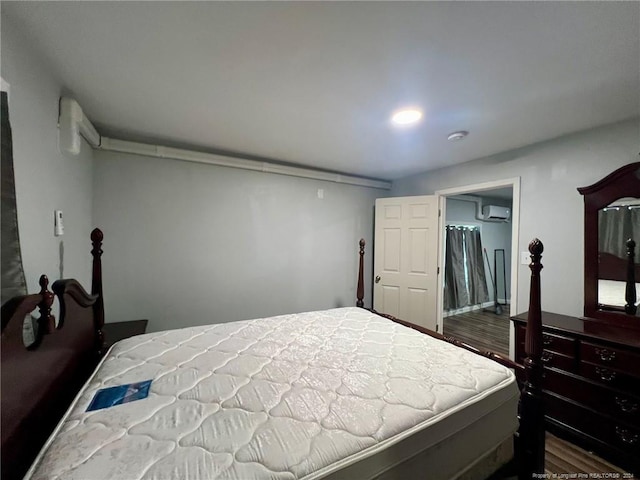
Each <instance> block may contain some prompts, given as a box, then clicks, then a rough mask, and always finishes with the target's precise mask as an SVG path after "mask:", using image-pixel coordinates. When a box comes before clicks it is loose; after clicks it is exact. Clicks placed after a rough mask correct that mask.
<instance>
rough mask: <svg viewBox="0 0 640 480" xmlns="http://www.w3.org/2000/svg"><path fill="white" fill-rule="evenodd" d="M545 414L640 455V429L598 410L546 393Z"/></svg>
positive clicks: (603, 441) (627, 451) (635, 454)
mask: <svg viewBox="0 0 640 480" xmlns="http://www.w3.org/2000/svg"><path fill="white" fill-rule="evenodd" d="M544 404H545V414H546V415H547V417H549V418H552V419H554V420H556V421H558V422H560V423H562V424H565V425H571V426H572V427H573V428H575V429H577V430H579V431H580V432H582V433H585V434H587V435H589V436H591V437H593V438H594V439H595V440H596V441H598V442H601V443H603V444H605V445H607V446H610V447H613V448H615V449H617V450H619V451H622V452H625V454H627V455H629V463H631V462H632V461H633V460H632V459H631V457H632V456H637V455H640V429H638V428H634V427H632V426H629V425H626V424H624V423H619V422H616V421H612V420H611V419H609V418H606V417H604V416H601V415H598V414H597V413H596V412H594V411H592V410H589V409H586V408H584V407H581V406H579V405H576V404H574V403H573V402H568V401H565V400H562V399H560V398H558V397H556V396H555V395H548V394H547V395H545V396H544Z"/></svg>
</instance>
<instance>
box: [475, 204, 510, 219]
mask: <svg viewBox="0 0 640 480" xmlns="http://www.w3.org/2000/svg"><path fill="white" fill-rule="evenodd" d="M510 216H511V209H510V208H507V207H499V206H497V205H485V206H484V207H482V218H483V220H485V221H489V222H506V221H507V220H509V217H510Z"/></svg>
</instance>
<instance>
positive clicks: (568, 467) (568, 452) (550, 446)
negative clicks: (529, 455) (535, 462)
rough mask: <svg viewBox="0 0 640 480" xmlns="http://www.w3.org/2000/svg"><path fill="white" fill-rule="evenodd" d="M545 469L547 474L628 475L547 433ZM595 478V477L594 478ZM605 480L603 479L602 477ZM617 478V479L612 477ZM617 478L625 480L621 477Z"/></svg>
mask: <svg viewBox="0 0 640 480" xmlns="http://www.w3.org/2000/svg"><path fill="white" fill-rule="evenodd" d="M544 467H545V472H546V473H550V474H553V473H556V474H557V473H587V474H589V473H601V474H602V473H619V474H623V473H626V472H625V471H624V470H622V469H621V468H619V467H616V466H615V465H612V464H611V463H609V462H607V461H606V460H603V459H601V458H600V457H598V456H596V455H594V454H592V453H589V452H587V451H586V450H583V449H582V448H580V447H576V446H575V445H573V444H571V443H569V442H565V441H564V440H562V439H560V438H558V437H555V436H553V435H551V434H550V433H547V438H546V443H545V457H544ZM592 478H595V477H592ZM600 478H603V477H600ZM612 478H616V477H612ZM617 478H624V477H623V476H622V475H620V476H619V477H617ZM626 478H631V477H626Z"/></svg>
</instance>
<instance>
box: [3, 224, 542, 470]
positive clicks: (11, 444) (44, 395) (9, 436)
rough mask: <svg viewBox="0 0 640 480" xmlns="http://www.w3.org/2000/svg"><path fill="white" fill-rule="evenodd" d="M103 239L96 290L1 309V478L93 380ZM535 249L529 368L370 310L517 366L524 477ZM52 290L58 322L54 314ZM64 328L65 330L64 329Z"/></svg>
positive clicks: (534, 429)
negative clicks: (28, 330)
mask: <svg viewBox="0 0 640 480" xmlns="http://www.w3.org/2000/svg"><path fill="white" fill-rule="evenodd" d="M102 240H103V234H102V232H101V231H100V230H99V229H95V230H93V232H92V233H91V241H92V244H93V249H92V251H91V253H92V255H93V274H92V286H91V294H89V293H87V292H86V291H85V290H84V289H83V288H82V286H81V285H80V284H79V283H78V282H77V281H75V280H58V281H56V282H54V283H53V285H52V290H53V293H52V292H50V291H49V290H48V279H47V278H46V276H44V275H43V276H42V277H41V278H40V287H41V290H40V292H39V293H36V294H31V295H24V296H20V297H15V298H13V299H11V300H9V301H8V302H6V303H5V304H4V305H3V306H2V351H1V355H2V358H1V360H2V444H1V449H2V478H3V479H14V478H15V479H18V478H22V476H23V475H24V474H25V473H26V471H27V469H28V468H29V466H30V465H31V463H32V462H33V460H34V459H35V457H36V456H37V454H38V452H39V451H40V449H41V448H42V446H43V444H44V443H45V442H46V440H47V438H48V437H49V435H50V434H51V432H52V431H53V430H54V428H55V426H56V425H57V424H58V422H59V420H60V419H61V418H62V416H63V415H64V413H65V411H66V410H67V409H68V407H69V405H70V403H71V402H72V400H73V398H74V397H75V396H76V394H77V392H78V391H79V390H80V388H81V387H82V385H83V384H84V383H85V382H86V380H87V379H88V378H89V376H90V375H91V373H92V372H93V370H94V369H95V367H96V365H97V364H98V362H99V361H100V358H101V357H102V354H103V353H104V352H103V345H104V335H103V333H102V328H103V325H104V299H103V295H102V264H101V256H102ZM364 246H365V242H364V240H360V263H359V272H358V287H357V306H359V307H363V306H364V302H363V298H364V277H363V276H364V273H363V264H364ZM529 251H530V253H531V260H532V262H531V265H530V268H531V292H530V303H529V319H528V322H527V333H526V344H525V351H526V354H527V358H526V360H525V362H524V365H520V364H517V363H515V362H513V361H511V360H509V359H508V358H506V357H503V356H502V355H499V354H496V353H493V352H488V351H481V350H479V349H477V348H475V347H473V346H471V345H468V344H466V343H464V342H461V341H459V340H456V339H455V338H451V337H445V336H443V335H441V334H439V333H436V332H433V331H430V330H428V329H426V328H423V327H420V326H417V325H413V324H411V323H409V322H406V321H403V320H400V319H397V318H394V317H392V316H390V315H385V314H381V313H378V312H375V311H374V310H371V311H372V312H374V313H376V314H378V315H381V316H382V317H385V318H388V319H390V320H392V321H394V322H397V323H400V324H402V325H405V326H408V327H411V328H413V329H415V330H418V331H420V332H422V333H425V334H427V335H431V336H433V337H435V338H438V339H441V340H443V341H446V342H449V343H452V344H454V345H456V346H458V347H461V348H464V349H466V350H470V351H472V352H474V353H477V354H479V355H483V356H485V357H488V358H490V359H491V360H494V361H496V362H498V363H500V364H502V365H504V366H506V367H508V368H512V369H514V370H515V371H516V374H517V377H518V378H519V379H522V393H521V397H520V405H519V417H520V428H519V430H518V434H517V435H516V439H515V445H516V457H515V464H516V466H517V468H518V476H519V478H520V479H530V478H532V474H533V473H544V412H543V406H542V392H541V381H542V362H541V355H542V348H543V343H542V324H541V308H540V270H541V269H542V265H541V264H540V258H541V255H542V251H543V245H542V243H541V242H540V241H539V240H537V239H536V240H534V241H533V242H531V244H530V245H529ZM54 295H55V297H57V298H58V301H59V304H60V320H59V322H58V324H57V325H56V324H55V319H54V317H53V315H52V314H51V307H52V305H53V302H54ZM36 308H37V309H39V313H40V318H39V319H38V321H37V323H36V324H35V339H36V340H35V342H34V343H33V344H31V345H29V346H28V347H25V346H24V343H23V339H22V335H23V333H22V329H23V323H24V319H25V317H26V316H27V315H30V314H31V312H33V311H34V310H35V309H36ZM63 327H64V329H63Z"/></svg>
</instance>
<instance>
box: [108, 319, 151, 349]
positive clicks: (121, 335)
mask: <svg viewBox="0 0 640 480" xmlns="http://www.w3.org/2000/svg"><path fill="white" fill-rule="evenodd" d="M147 323H149V320H147V319H144V320H129V321H128V322H114V323H105V324H104V326H103V327H102V332H103V333H104V348H103V351H105V352H106V351H107V350H109V348H111V345H113V344H114V343H116V342H118V341H120V340H124V339H125V338H129V337H133V336H134V335H142V334H143V333H145V332H146V331H147Z"/></svg>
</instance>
